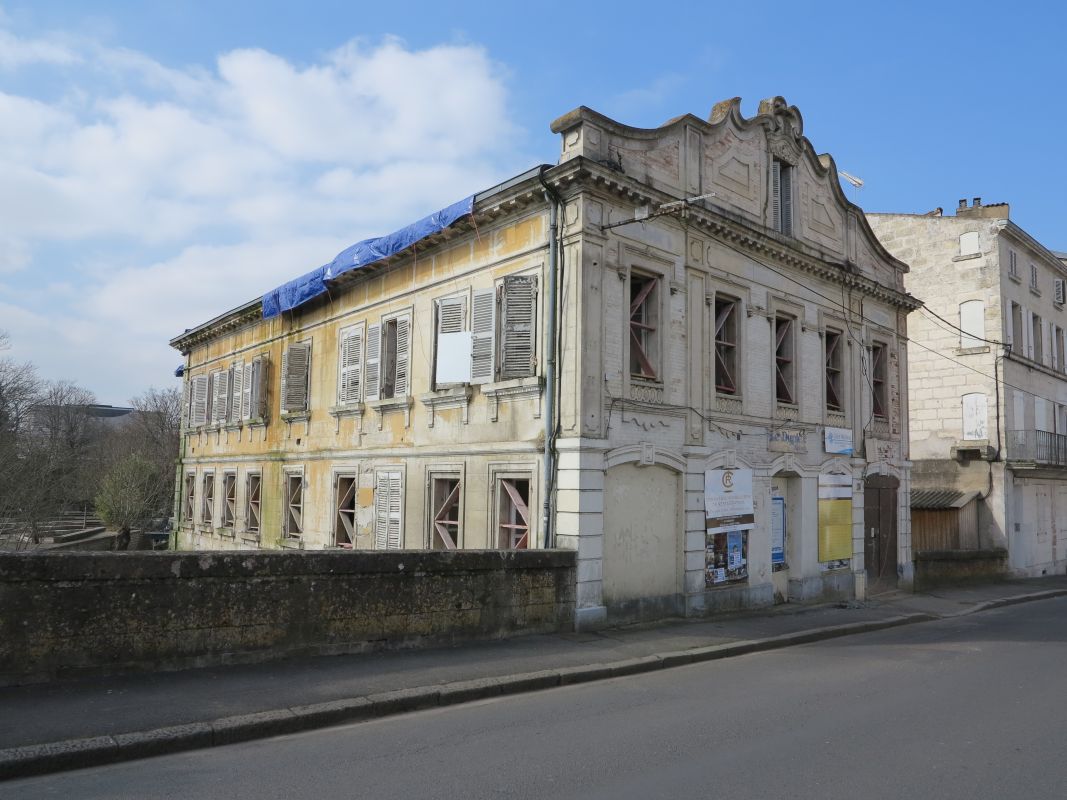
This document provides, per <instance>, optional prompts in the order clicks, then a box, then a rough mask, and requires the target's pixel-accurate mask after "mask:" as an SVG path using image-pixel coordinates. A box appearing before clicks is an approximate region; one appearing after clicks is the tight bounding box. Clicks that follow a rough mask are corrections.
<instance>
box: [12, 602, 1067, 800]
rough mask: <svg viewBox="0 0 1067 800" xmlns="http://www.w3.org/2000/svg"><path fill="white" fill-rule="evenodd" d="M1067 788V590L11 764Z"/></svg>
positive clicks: (456, 789) (154, 781) (172, 785)
mask: <svg viewBox="0 0 1067 800" xmlns="http://www.w3.org/2000/svg"><path fill="white" fill-rule="evenodd" d="M43 797H62V798H138V799H139V800H140V799H144V798H256V800H267V798H287V799H288V798H304V797H310V798H327V797H329V798H341V797H343V798H357V797H358V798H363V797H366V798H421V797H435V798H436V797H456V798H500V797H517V798H539V799H542V798H613V800H618V798H645V799H647V798H659V797H663V798H680V797H689V798H692V797H716V798H719V797H727V798H771V797H776V798H781V797H789V798H809V797H810V798H820V799H821V798H849V800H854V799H855V798H863V800H873V799H874V798H900V797H911V798H926V797H930V798H939V800H940V799H942V798H944V799H949V798H966V800H974V799H975V798H998V800H1000V799H1001V798H1057V800H1060V799H1062V798H1064V797H1067V598H1061V599H1056V600H1047V601H1043V602H1038V603H1028V604H1023V605H1017V606H1012V607H1008V608H1004V609H1000V610H996V611H989V612H984V613H981V614H975V615H972V616H968V617H963V618H959V619H956V620H948V621H940V622H933V623H925V624H921V625H912V626H908V627H905V628H898V629H893V630H890V631H885V632H881V633H873V634H865V635H860V636H853V637H848V638H844V639H836V640H832V641H827V642H822V643H818V644H812V645H806V646H803V647H796V648H791V649H788V650H779V651H774V652H769V653H762V654H755V655H751V656H744V657H740V658H733V659H729V660H725V661H717V662H710V663H705V664H699V665H693V666H688V667H681V668H678V669H672V670H665V671H662V672H656V673H651V674H647V675H642V676H636V677H632V678H620V679H616V680H612V681H605V682H601V683H595V684H586V685H579V686H573V687H565V688H561V689H554V690H550V691H545V692H539V693H535V694H530V695H520V696H515V697H509V698H503V699H498V700H493V701H486V702H482V703H476V704H471V705H466V706H456V707H451V708H446V709H440V710H434V711H428V712H423V713H417V714H409V715H406V716H402V717H396V718H393V719H386V720H380V721H377V722H372V723H365V724H361V725H352V726H348V727H343V728H334V729H329V730H323V731H316V732H313V733H307V734H301V735H298V736H288V737H281V738H277V739H270V740H264V741H258V742H252V743H249V744H244V745H235V746H231V747H225V748H216V749H213V750H203V751H198V752H194V753H187V754H182V755H176V756H168V757H165V758H158V759H151V760H145V761H139V762H131V763H126V764H119V765H115V766H111V767H101V768H98V769H91V770H82V771H79V772H70V773H63V774H59V775H54V776H44V777H40V778H33V779H28V780H23V781H13V782H8V783H0V798H19V800H24V799H25V800H29V799H30V798H43Z"/></svg>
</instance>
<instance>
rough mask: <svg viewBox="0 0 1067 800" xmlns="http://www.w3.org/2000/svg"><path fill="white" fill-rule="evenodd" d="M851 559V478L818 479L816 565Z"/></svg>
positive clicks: (835, 476)
mask: <svg viewBox="0 0 1067 800" xmlns="http://www.w3.org/2000/svg"><path fill="white" fill-rule="evenodd" d="M850 558H852V478H851V476H849V475H820V476H819V561H821V562H826V561H844V560H847V559H850Z"/></svg>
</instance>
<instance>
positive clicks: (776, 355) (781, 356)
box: [771, 310, 799, 406]
mask: <svg viewBox="0 0 1067 800" xmlns="http://www.w3.org/2000/svg"><path fill="white" fill-rule="evenodd" d="M771 320H772V322H773V325H772V327H771V330H772V335H773V348H772V357H771V358H772V364H773V370H772V380H773V391H774V395H773V396H774V401H775V403H776V404H778V405H785V406H798V405H799V402H798V397H797V352H798V347H797V335H796V334H797V324H798V323H799V318H798V317H797V316H796V315H794V314H791V313H788V312H786V311H782V310H777V311H775V312H774V316H773V317H772V318H771ZM781 323H787V325H788V327H787V329H786V330H785V331H784V332H783V333H782V334H779V330H778V329H779V325H780V324H781ZM787 350H788V352H786V351H787ZM783 367H784V369H783ZM781 389H784V390H785V392H784V394H785V396H784V397H783V396H782V392H781V391H780V390H781Z"/></svg>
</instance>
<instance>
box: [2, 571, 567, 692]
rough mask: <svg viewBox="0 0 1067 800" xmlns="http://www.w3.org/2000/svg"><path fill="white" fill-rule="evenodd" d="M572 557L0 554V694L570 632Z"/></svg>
mask: <svg viewBox="0 0 1067 800" xmlns="http://www.w3.org/2000/svg"><path fill="white" fill-rule="evenodd" d="M574 586H575V554H574V553H573V552H571V551H561V550H529V551H450V552H425V551H390V552H322V551H316V552H273V553H265V552H264V553H210V554H208V553H173V552H131V553H80V552H74V553H49V554H36V553H30V554H22V553H19V554H10V555H9V554H0V685H11V684H17V683H30V682H39V681H44V680H51V679H55V678H59V677H66V676H75V675H82V674H104V673H116V672H125V671H142V670H160V669H179V668H183V667H191V666H207V665H212V664H220V663H237V662H248V661H262V660H268V659H275V658H283V657H287V656H299V655H313V654H330V653H352V652H363V651H369V650H377V649H384V648H404V647H418V646H423V645H428V644H447V643H451V642H455V641H460V640H469V639H492V638H501V637H507V636H512V635H516V634H524V633H548V632H553V631H560V630H570V629H571V628H572V626H573V619H574Z"/></svg>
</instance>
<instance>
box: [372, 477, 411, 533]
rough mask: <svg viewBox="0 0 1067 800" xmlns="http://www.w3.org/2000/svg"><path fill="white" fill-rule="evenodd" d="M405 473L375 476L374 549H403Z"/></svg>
mask: <svg viewBox="0 0 1067 800" xmlns="http://www.w3.org/2000/svg"><path fill="white" fill-rule="evenodd" d="M403 502H404V485H403V473H401V472H399V471H397V472H393V471H388V472H387V471H380V472H376V473H375V475H374V547H375V548H376V549H378V550H399V549H400V548H401V532H402V530H403V529H402V522H403V520H402V508H403Z"/></svg>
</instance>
